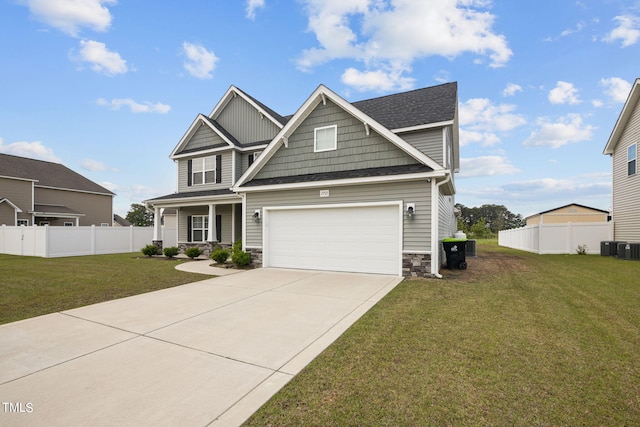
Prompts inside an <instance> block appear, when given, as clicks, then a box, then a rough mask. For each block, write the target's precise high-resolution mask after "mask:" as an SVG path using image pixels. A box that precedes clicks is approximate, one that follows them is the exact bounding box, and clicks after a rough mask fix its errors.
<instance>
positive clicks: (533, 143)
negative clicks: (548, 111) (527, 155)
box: [524, 114, 596, 148]
mask: <svg viewBox="0 0 640 427" xmlns="http://www.w3.org/2000/svg"><path fill="white" fill-rule="evenodd" d="M537 124H538V127H539V128H538V130H536V131H534V132H532V133H531V135H530V136H529V138H527V139H526V140H525V141H524V145H525V146H526V147H551V148H559V147H562V146H563V145H566V144H570V143H575V142H580V141H588V140H590V139H591V137H592V135H593V131H594V130H595V129H596V128H595V127H593V126H591V125H587V124H584V123H583V121H582V116H581V115H580V114H568V115H566V116H563V117H559V118H558V120H557V121H555V122H551V121H549V120H548V119H546V118H540V119H538V121H537Z"/></svg>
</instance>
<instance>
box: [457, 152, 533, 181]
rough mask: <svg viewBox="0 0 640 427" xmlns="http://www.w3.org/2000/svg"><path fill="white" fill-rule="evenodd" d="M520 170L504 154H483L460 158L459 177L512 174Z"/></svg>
mask: <svg viewBox="0 0 640 427" xmlns="http://www.w3.org/2000/svg"><path fill="white" fill-rule="evenodd" d="M517 172H520V170H519V169H518V168H516V167H515V166H513V165H512V164H511V163H510V162H509V160H507V159H506V158H505V157H502V156H481V157H474V158H461V159H460V174H459V178H469V177H478V176H496V175H510V174H514V173H517Z"/></svg>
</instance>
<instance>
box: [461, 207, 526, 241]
mask: <svg viewBox="0 0 640 427" xmlns="http://www.w3.org/2000/svg"><path fill="white" fill-rule="evenodd" d="M456 208H457V209H458V210H459V211H460V216H459V217H458V229H459V230H462V231H464V232H465V233H466V234H467V236H469V237H471V238H474V239H488V238H491V237H495V236H496V235H497V234H498V231H500V230H510V229H512V228H519V227H524V225H525V221H524V219H523V218H522V215H520V214H514V213H512V212H510V211H509V209H507V208H506V207H505V206H503V205H482V206H480V207H477V208H468V207H466V206H464V205H461V204H460V203H456Z"/></svg>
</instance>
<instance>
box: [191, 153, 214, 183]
mask: <svg viewBox="0 0 640 427" xmlns="http://www.w3.org/2000/svg"><path fill="white" fill-rule="evenodd" d="M207 159H211V161H212V163H213V169H207ZM216 163H217V161H216V156H206V157H198V158H196V159H193V160H192V166H191V184H192V185H206V184H215V183H216V175H217V169H216ZM197 167H201V168H202V170H196V168H197ZM207 172H213V175H212V176H213V180H212V181H211V182H207ZM196 174H202V181H201V182H196Z"/></svg>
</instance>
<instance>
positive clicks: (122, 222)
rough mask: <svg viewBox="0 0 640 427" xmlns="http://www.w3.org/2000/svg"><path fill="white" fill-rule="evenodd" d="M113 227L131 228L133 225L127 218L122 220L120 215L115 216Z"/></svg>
mask: <svg viewBox="0 0 640 427" xmlns="http://www.w3.org/2000/svg"><path fill="white" fill-rule="evenodd" d="M113 226H114V227H131V223H130V222H129V221H127V220H126V219H125V218H122V217H121V216H120V215H118V214H113Z"/></svg>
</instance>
